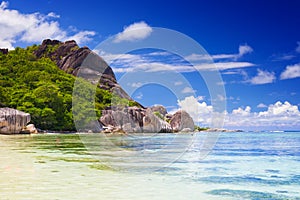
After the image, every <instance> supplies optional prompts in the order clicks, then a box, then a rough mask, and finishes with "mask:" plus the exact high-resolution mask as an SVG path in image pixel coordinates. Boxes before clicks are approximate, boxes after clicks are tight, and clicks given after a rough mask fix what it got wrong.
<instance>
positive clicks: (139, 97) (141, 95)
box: [135, 92, 144, 100]
mask: <svg viewBox="0 0 300 200" xmlns="http://www.w3.org/2000/svg"><path fill="white" fill-rule="evenodd" d="M143 96H144V95H143V93H141V92H139V93H138V94H137V95H136V96H135V98H136V99H139V100H141V99H142V98H143Z"/></svg>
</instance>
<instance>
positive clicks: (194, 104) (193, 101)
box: [178, 96, 213, 126]
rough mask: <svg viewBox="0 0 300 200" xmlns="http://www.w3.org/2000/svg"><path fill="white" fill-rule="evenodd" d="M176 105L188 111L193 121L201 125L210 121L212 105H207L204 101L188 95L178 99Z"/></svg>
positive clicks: (205, 124)
mask: <svg viewBox="0 0 300 200" xmlns="http://www.w3.org/2000/svg"><path fill="white" fill-rule="evenodd" d="M178 106H179V108H180V109H182V110H185V111H186V112H188V113H189V114H190V116H191V117H192V118H193V120H194V122H197V123H201V124H203V126H208V125H209V124H210V123H211V115H212V113H213V107H212V106H210V105H207V104H206V102H198V100H197V98H195V97H193V96H189V97H186V98H185V99H183V100H181V101H180V100H178Z"/></svg>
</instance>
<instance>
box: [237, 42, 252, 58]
mask: <svg viewBox="0 0 300 200" xmlns="http://www.w3.org/2000/svg"><path fill="white" fill-rule="evenodd" d="M252 52H253V49H252V47H250V46H249V45H247V44H245V45H240V46H239V54H238V55H237V57H242V56H244V55H246V54H249V53H252Z"/></svg>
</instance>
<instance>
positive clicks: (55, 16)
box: [47, 12, 60, 18]
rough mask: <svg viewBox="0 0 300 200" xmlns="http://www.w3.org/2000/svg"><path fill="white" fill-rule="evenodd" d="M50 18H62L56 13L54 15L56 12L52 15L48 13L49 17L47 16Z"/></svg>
mask: <svg viewBox="0 0 300 200" xmlns="http://www.w3.org/2000/svg"><path fill="white" fill-rule="evenodd" d="M47 16H48V17H53V18H60V16H59V15H57V14H56V13H54V12H50V13H48V15H47Z"/></svg>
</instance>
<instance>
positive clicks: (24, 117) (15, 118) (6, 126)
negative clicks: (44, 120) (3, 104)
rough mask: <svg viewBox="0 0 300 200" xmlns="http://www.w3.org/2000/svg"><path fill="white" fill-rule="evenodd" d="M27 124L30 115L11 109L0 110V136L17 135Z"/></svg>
mask: <svg viewBox="0 0 300 200" xmlns="http://www.w3.org/2000/svg"><path fill="white" fill-rule="evenodd" d="M28 122H30V114H28V113H25V112H22V111H19V110H16V109H12V108H0V134H18V133H20V132H21V131H22V129H23V128H24V127H26V125H27V124H28Z"/></svg>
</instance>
